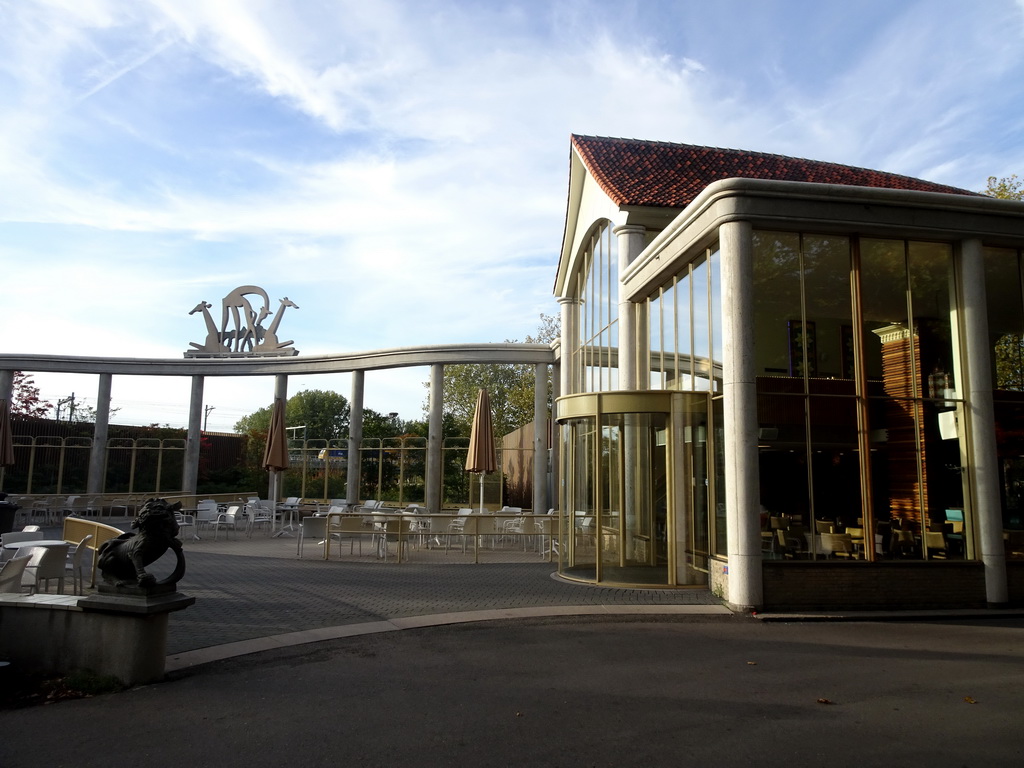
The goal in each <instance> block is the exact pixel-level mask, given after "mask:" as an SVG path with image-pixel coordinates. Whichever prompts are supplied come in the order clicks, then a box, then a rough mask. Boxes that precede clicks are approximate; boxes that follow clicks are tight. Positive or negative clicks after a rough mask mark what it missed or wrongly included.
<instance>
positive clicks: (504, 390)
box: [424, 314, 561, 436]
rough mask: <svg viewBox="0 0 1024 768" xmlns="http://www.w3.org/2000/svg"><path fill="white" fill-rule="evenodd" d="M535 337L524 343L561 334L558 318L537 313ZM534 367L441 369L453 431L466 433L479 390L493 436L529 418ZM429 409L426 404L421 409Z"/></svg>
mask: <svg viewBox="0 0 1024 768" xmlns="http://www.w3.org/2000/svg"><path fill="white" fill-rule="evenodd" d="M540 320H541V322H540V326H539V327H538V329H537V334H536V335H535V336H527V337H526V343H527V344H545V343H548V342H550V341H552V340H554V339H556V338H558V336H559V335H560V333H561V328H560V322H559V318H558V317H557V316H554V315H545V314H541V316H540ZM533 388H534V367H533V366H532V365H516V364H512V363H508V364H500V365H450V366H446V367H445V370H444V412H445V413H446V414H450V415H451V416H452V421H453V422H454V423H453V426H454V428H455V429H456V430H457V434H460V435H463V436H468V435H469V432H470V428H471V426H472V423H473V413H474V411H475V410H476V399H477V394H478V392H479V390H480V389H486V390H487V394H488V395H490V399H491V411H492V413H491V418H492V421H493V423H494V434H495V435H496V436H501V435H507V434H508V433H509V432H513V431H515V430H516V429H518V428H519V427H522V426H523V425H525V424H529V423H530V422H531V421H533ZM428 410H429V404H427V405H426V406H425V407H424V412H427V411H428Z"/></svg>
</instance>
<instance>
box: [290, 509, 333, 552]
mask: <svg viewBox="0 0 1024 768" xmlns="http://www.w3.org/2000/svg"><path fill="white" fill-rule="evenodd" d="M307 538H311V539H313V540H314V541H317V542H319V543H320V544H321V545H322V546H323V547H324V552H326V551H327V549H326V547H327V518H326V517H317V516H316V515H309V516H308V517H304V518H302V523H301V524H300V525H299V538H298V553H297V556H298V557H300V558H301V557H302V545H303V543H305V541H306V539H307ZM321 556H322V555H321Z"/></svg>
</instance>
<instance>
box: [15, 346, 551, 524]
mask: <svg viewBox="0 0 1024 768" xmlns="http://www.w3.org/2000/svg"><path fill="white" fill-rule="evenodd" d="M489 364H518V365H523V364H529V365H533V366H535V378H534V382H535V386H536V396H535V397H534V420H535V422H537V423H544V420H546V419H547V418H548V412H547V410H548V406H547V402H548V398H547V386H548V366H552V365H553V366H557V365H558V354H557V345H556V346H554V347H552V346H549V345H546V344H519V343H511V342H505V343H499V344H449V345H429V346H417V347H396V348H393V349H381V350H372V351H366V352H354V353H346V354H331V355H316V356H314V355H309V356H296V357H266V356H256V355H253V356H248V357H241V356H239V357H228V356H225V357H210V358H183V359H170V358H164V359H144V358H124V357H84V356H66V355H22V354H0V400H6V401H8V402H10V400H11V396H12V394H13V386H14V372H15V371H23V372H26V373H74V374H95V375H97V376H98V377H99V384H98V388H97V405H96V425H95V431H94V433H93V447H92V451H91V455H90V462H89V476H88V487H87V490H86V492H87V493H90V494H97V493H102V485H103V467H104V462H103V457H104V446H105V445H106V442H107V429H108V421H109V416H110V389H111V379H112V377H113V376H115V375H121V376H179V377H186V376H187V377H189V378H191V380H192V388H191V397H190V402H189V420H188V440H187V445H186V450H185V469H184V472H183V477H182V491H183V493H185V494H194V493H195V490H196V481H197V478H198V469H199V441H200V434H201V426H202V414H203V383H204V381H205V378H206V377H207V376H273V377H274V395H273V396H274V398H278V397H280V398H282V399H284V400H287V391H288V377H289V376H303V375H310V374H325V373H351V374H352V393H351V397H350V406H351V415H350V431H349V447H350V450H349V468H348V470H349V474H348V476H349V477H350V478H357V477H358V474H359V473H358V450H356V448H357V447H358V445H359V441H360V440H361V439H362V417H363V393H364V386H365V372H366V371H373V370H385V369H390V368H412V367H420V366H423V367H429V368H430V397H429V403H430V405H429V422H428V424H429V431H428V438H427V457H426V462H427V478H426V484H427V490H426V499H425V502H426V506H427V507H428V508H429V509H431V510H432V511H438V510H439V509H440V507H441V499H440V490H441V417H442V413H443V409H444V401H443V394H442V392H443V388H442V383H443V377H444V366H445V365H489ZM551 378H552V381H554V383H555V384H554V386H555V387H556V388H557V387H558V380H559V378H558V375H557V373H556V374H555V375H553V376H552V377H551ZM557 394H558V393H557V392H555V393H553V395H554V396H555V397H557ZM535 432H536V436H535V438H534V466H533V470H534V484H533V487H534V508H535V509H545V510H546V509H547V507H548V506H550V503H549V500H548V499H547V492H546V489H547V482H546V475H547V471H548V461H547V450H546V449H547V445H546V443H545V442H544V439H545V432H546V431H545V430H536V431H535ZM555 466H557V464H555ZM358 493H359V489H358V482H349V484H348V487H347V499H346V500H347V501H349V502H351V503H354V502H356V501H358Z"/></svg>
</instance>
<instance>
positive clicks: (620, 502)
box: [558, 392, 707, 586]
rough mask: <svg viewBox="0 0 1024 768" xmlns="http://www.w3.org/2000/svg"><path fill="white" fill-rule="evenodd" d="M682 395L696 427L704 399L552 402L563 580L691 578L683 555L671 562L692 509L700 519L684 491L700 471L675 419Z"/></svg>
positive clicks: (635, 396)
mask: <svg viewBox="0 0 1024 768" xmlns="http://www.w3.org/2000/svg"><path fill="white" fill-rule="evenodd" d="M691 400H696V401H697V404H698V405H699V408H698V409H697V410H699V411H700V415H701V421H702V423H704V420H705V419H706V402H707V401H706V398H705V397H704V396H703V395H696V396H692V395H689V394H683V393H670V392H644V393H633V392H630V393H625V392H623V393H616V392H607V393H599V394H589V393H588V394H585V395H573V396H569V397H565V398H561V399H560V400H559V401H558V416H559V422H560V423H561V424H562V440H563V450H562V457H563V462H564V464H563V473H562V477H563V478H565V482H564V484H563V488H562V499H561V505H560V506H561V546H560V548H559V550H560V551H559V573H560V574H561V575H562V576H564V577H566V578H571V579H576V580H580V581H587V582H595V583H605V584H621V585H634V586H635V585H644V586H680V585H683V584H688V583H691V582H693V581H694V578H693V574H692V573H689V571H690V570H691V568H690V567H689V566H687V565H686V563H690V562H692V552H690V556H687V557H683V558H682V560H680V556H681V555H684V554H685V553H686V550H688V549H690V547H689V546H688V545H687V541H688V540H689V539H690V537H691V536H690V532H691V531H692V530H693V514H694V513H696V514H697V515H698V517H700V516H701V515H703V516H705V517H706V502H704V501H702V504H701V506H702V507H703V509H702V510H701V511H700V512H697V511H696V510H695V509H694V499H701V500H704V499H705V498H706V497H705V495H702V494H694V493H692V489H693V487H694V483H695V482H696V481H697V479H698V478H697V477H696V476H698V475H699V476H700V481H701V485H702V487H705V483H704V480H703V478H704V477H705V471H704V468H703V467H698V466H696V464H697V462H695V461H694V456H693V455H692V451H687V450H686V448H685V445H684V440H683V433H684V432H685V433H686V434H691V432H690V426H689V420H688V419H687V418H685V417H684V411H692V410H694V403H691V402H690V401H691ZM674 414H675V415H674ZM673 425H675V426H673ZM676 433H678V435H677V434H676ZM677 446H678V447H677ZM702 519H703V518H702ZM704 583H706V581H705V582H704Z"/></svg>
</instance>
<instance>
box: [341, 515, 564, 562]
mask: <svg viewBox="0 0 1024 768" xmlns="http://www.w3.org/2000/svg"><path fill="white" fill-rule="evenodd" d="M326 518H327V537H326V539H325V541H324V559H325V560H329V559H330V557H331V536H332V535H339V534H343V535H347V536H349V537H351V536H361V537H369V538H370V541H371V545H372V546H375V547H377V548H378V549H380V548H381V547H387V544H388V542H389V541H391V542H394V543H395V544H396V545H397V546H396V549H397V553H398V558H397V561H398V562H399V563H401V562H402V552H403V549H404V547H403V545H404V544H410V543H411V544H419V545H420V546H426V547H427V548H430V546H431V545H432V544H433V545H435V546H437V547H442V546H443V548H444V549H445V551H446V552H447V551H449V549H450V548H451V545H452V541H453V540H458V541H460V542H461V544H462V551H463V552H465V551H466V545H467V543H469V542H472V544H473V562H474V563H479V562H480V555H481V550H482V549H483V550H485V551H487V550H489V551H493V552H496V551H498V550H497V548H496V546H495V545H500V544H503V543H507V542H510V541H511V542H515V543H516V546H518V545H519V544H520V543H521V544H522V547H523V551H524V552H526V551H527V547H528V546H529V544H530V543H531V542H535V543H536V544H537V547H536V549H537V552H538V553H539V554H540V555H541V556H543V557H546V558H547V561H548V562H552V561H553V559H554V557H555V555H557V553H558V549H559V547H558V541H559V538H560V536H561V532H560V528H559V525H560V521H559V516H558V515H532V514H521V515H518V514H517V515H503V514H486V513H485V514H480V513H476V512H474V513H473V514H468V515H459V514H448V513H442V514H407V513H405V514H404V513H402V512H400V511H396V512H391V513H387V512H385V513H375V514H372V515H367V514H365V513H362V512H331V513H329V514H327V515H326ZM352 520H359V525H358V526H355V525H352V524H351V523H349V524H348V525H346V522H348V521H352ZM455 522H457V523H461V527H460V528H459V529H458V530H455V529H453V528H452V527H451V525H452V523H455ZM392 523H393V524H394V525H391V524H392ZM384 537H387V538H386V539H385V538H384ZM442 541H443V542H444V543H443V545H442ZM338 547H339V557H340V556H341V553H340V547H341V542H340V540H339V542H338ZM378 556H379V552H378ZM406 559H408V558H406Z"/></svg>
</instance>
